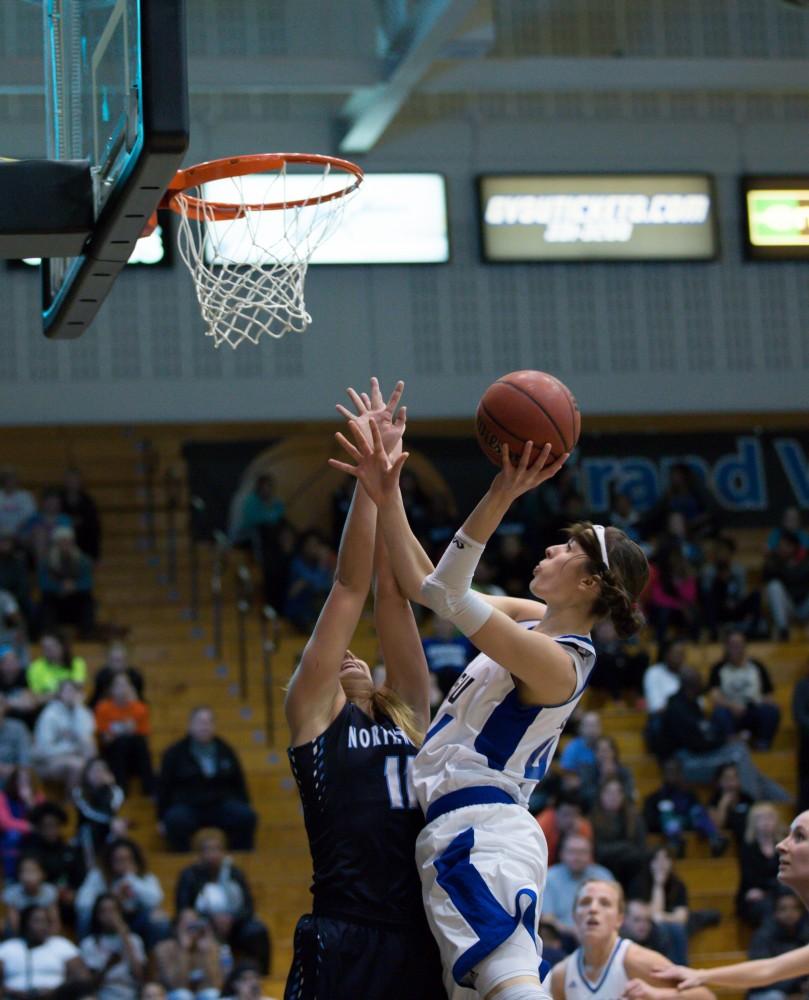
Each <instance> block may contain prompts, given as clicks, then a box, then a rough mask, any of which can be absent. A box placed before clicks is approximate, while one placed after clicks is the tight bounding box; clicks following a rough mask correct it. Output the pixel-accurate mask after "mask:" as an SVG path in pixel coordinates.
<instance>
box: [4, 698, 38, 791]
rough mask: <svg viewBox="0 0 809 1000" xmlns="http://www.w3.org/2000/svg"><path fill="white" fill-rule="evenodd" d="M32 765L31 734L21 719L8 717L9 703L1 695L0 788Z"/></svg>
mask: <svg viewBox="0 0 809 1000" xmlns="http://www.w3.org/2000/svg"><path fill="white" fill-rule="evenodd" d="M30 763H31V734H30V732H29V731H28V727H27V726H26V725H25V724H24V723H22V722H20V720H19V719H12V718H11V717H10V716H9V715H8V703H7V702H6V699H5V698H4V697H3V695H2V694H0V787H2V785H3V784H4V783H5V782H6V781H7V780H8V778H9V776H10V775H11V774H13V773H14V771H16V770H17V769H18V768H20V767H28V766H29V764H30Z"/></svg>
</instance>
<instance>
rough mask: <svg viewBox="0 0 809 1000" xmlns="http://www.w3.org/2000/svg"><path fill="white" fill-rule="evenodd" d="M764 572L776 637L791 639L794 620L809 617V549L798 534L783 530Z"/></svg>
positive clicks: (765, 563)
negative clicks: (790, 630) (790, 627)
mask: <svg viewBox="0 0 809 1000" xmlns="http://www.w3.org/2000/svg"><path fill="white" fill-rule="evenodd" d="M762 576H763V578H764V581H765V591H766V594H767V604H768V605H769V608H770V614H771V615H772V619H773V624H774V625H775V633H776V638H777V639H779V640H782V641H783V640H787V639H789V626H790V625H791V624H792V622H793V621H798V622H801V623H805V622H806V621H807V620H809V550H807V549H805V548H803V547H802V546H801V542H800V538H799V537H798V536H797V535H795V534H793V533H792V532H791V531H784V532H782V534H781V537H780V539H779V540H778V545H777V546H776V547H775V548H774V549H773V550H772V551H770V552H768V553H767V555H766V557H765V559H764V566H763V569H762Z"/></svg>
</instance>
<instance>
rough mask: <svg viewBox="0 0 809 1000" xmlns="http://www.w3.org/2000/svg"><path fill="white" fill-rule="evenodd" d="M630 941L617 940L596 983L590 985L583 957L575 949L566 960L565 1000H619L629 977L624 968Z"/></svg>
mask: <svg viewBox="0 0 809 1000" xmlns="http://www.w3.org/2000/svg"><path fill="white" fill-rule="evenodd" d="M630 944H632V942H631V941H626V940H624V939H623V938H618V940H617V941H616V942H615V947H614V948H613V949H612V954H611V955H610V957H609V959H608V960H607V964H606V965H605V966H604V968H603V969H602V970H601V975H600V976H599V978H598V982H595V983H592V982H590V980H589V979H588V978H587V977H586V976H585V974H584V956H583V954H582V950H581V948H577V949H576V950H575V951H574V952H573V954H572V955H571V956H570V958H568V960H567V968H566V969H565V1000H619V998H620V997H622V996H623V995H624V990H625V989H626V986H627V983H628V982H629V976H628V975H627V974H626V969H625V968H624V961H625V959H626V953H627V951H628V949H629V946H630Z"/></svg>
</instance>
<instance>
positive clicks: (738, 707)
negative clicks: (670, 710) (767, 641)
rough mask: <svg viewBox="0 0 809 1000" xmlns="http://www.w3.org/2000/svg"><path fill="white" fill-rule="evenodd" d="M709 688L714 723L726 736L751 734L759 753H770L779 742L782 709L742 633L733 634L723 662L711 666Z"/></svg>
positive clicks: (764, 672) (762, 667)
mask: <svg viewBox="0 0 809 1000" xmlns="http://www.w3.org/2000/svg"><path fill="white" fill-rule="evenodd" d="M708 688H709V690H710V694H711V698H712V699H713V704H714V711H713V722H714V724H715V725H716V726H717V728H718V729H719V730H720V732H722V733H724V734H725V735H726V736H731V735H733V734H734V733H738V732H745V731H746V732H748V733H749V734H750V736H751V737H752V740H753V747H754V749H756V750H768V749H769V748H770V747H771V746H772V741H773V740H774V739H775V733H776V731H777V729H778V723H779V722H780V721H781V710H780V709H779V707H778V705H776V703H775V700H774V698H773V692H774V691H775V688H774V687H773V683H772V680H771V679H770V675H769V673H768V671H767V668H766V667H765V666H764V664H763V663H761V662H760V661H759V660H754V659H753V658H752V657H751V656H748V655H747V640H746V639H745V637H744V633H743V632H740V631H733V632H729V633H728V636H727V638H726V640H725V651H724V654H723V656H722V659H721V660H718V661H717V662H716V663H715V664H714V665H713V666H712V667H711V674H710V679H709V680H708Z"/></svg>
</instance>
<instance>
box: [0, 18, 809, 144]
mask: <svg viewBox="0 0 809 1000" xmlns="http://www.w3.org/2000/svg"><path fill="white" fill-rule="evenodd" d="M188 10H189V79H190V86H191V93H192V104H193V102H195V101H196V102H198V104H199V105H200V106H202V105H203V104H205V103H206V101H207V100H210V99H211V98H213V97H221V96H224V97H228V96H230V97H242V98H244V97H246V96H249V95H253V96H257V97H260V98H266V99H270V100H271V99H273V98H278V99H288V100H296V101H300V102H305V103H306V104H307V105H309V111H310V113H316V114H318V115H320V116H323V117H327V118H329V119H330V120H332V121H333V123H334V135H335V136H336V147H339V149H340V150H341V151H343V152H345V153H361V152H366V151H368V150H370V149H372V148H373V147H374V146H375V145H376V144H377V143H379V142H380V141H382V140H383V137H384V135H385V133H386V131H387V130H388V129H389V128H390V127H391V125H392V124H394V123H395V122H396V121H397V119H399V118H400V117H402V116H405V117H413V116H414V115H416V116H418V114H419V113H424V114H425V116H426V117H434V112H435V109H436V107H441V106H443V105H442V103H441V102H443V103H444V105H446V104H447V102H449V103H450V104H452V106H453V107H455V108H456V109H457V107H458V105H459V104H460V105H463V103H464V102H465V101H470V102H478V103H479V102H480V101H481V100H486V99H487V97H491V98H496V97H497V96H500V97H504V96H505V95H508V96H509V97H510V98H512V99H520V98H522V97H525V98H530V97H532V96H534V97H536V96H542V97H548V95H551V96H552V95H559V96H561V95H570V94H582V93H587V94H596V95H597V94H610V95H619V96H620V95H628V96H629V97H630V98H631V99H638V97H639V96H640V95H643V94H661V93H666V94H671V95H680V96H682V95H702V96H705V95H707V96H708V97H711V96H714V97H715V96H716V95H736V96H739V95H743V96H747V97H749V98H754V97H755V96H756V95H758V96H760V97H761V98H763V99H765V100H766V99H769V98H784V97H787V96H791V97H796V98H805V97H806V95H807V92H809V0H349V2H346V3H334V2H332V0H188ZM40 22H41V10H40V9H39V3H38V0H35V2H33V3H32V2H31V0H3V3H2V4H0V121H2V119H3V118H4V117H9V118H12V119H13V118H19V116H20V107H19V106H18V105H17V106H15V108H14V110H15V111H16V113H12V114H9V115H8V116H6V115H5V114H4V102H5V107H6V108H7V107H9V104H8V102H25V104H27V105H29V113H30V114H36V113H37V111H36V109H37V108H38V107H40V106H41V103H42V101H41V80H42V65H41V53H40V46H41V37H42V36H41V28H40ZM431 108H432V111H433V114H431V113H430V109H431ZM9 152H11V151H9Z"/></svg>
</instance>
